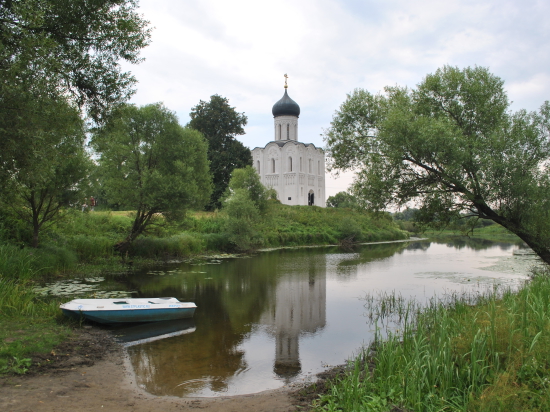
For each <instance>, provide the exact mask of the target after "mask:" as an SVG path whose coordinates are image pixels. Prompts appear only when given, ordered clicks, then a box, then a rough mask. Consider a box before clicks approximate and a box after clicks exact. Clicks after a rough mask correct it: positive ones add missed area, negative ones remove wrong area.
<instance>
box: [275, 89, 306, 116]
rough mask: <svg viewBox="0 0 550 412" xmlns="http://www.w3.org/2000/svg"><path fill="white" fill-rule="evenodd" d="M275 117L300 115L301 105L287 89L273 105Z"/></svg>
mask: <svg viewBox="0 0 550 412" xmlns="http://www.w3.org/2000/svg"><path fill="white" fill-rule="evenodd" d="M271 112H272V113H273V117H277V116H296V117H298V116H300V106H298V103H296V102H295V101H294V100H292V99H291V98H290V97H289V96H288V93H287V91H286V89H285V94H284V96H283V97H282V98H281V100H279V101H278V102H277V103H275V104H274V105H273V109H272V110H271Z"/></svg>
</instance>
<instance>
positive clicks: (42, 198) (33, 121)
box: [1, 97, 91, 247]
mask: <svg viewBox="0 0 550 412" xmlns="http://www.w3.org/2000/svg"><path fill="white" fill-rule="evenodd" d="M33 106H34V107H36V108H37V109H39V110H38V111H35V112H30V113H29V114H30V116H28V117H26V118H25V119H14V121H15V122H18V121H24V122H26V123H27V125H26V126H25V127H26V130H27V133H29V137H31V136H32V139H30V140H29V142H28V144H27V145H26V146H25V153H24V155H21V156H17V157H14V158H13V159H12V162H11V164H10V168H8V169H6V176H5V177H6V178H5V180H4V182H3V194H2V197H1V199H2V203H3V206H4V207H5V208H7V209H10V210H11V211H12V212H13V213H14V214H15V215H17V216H18V217H19V218H20V219H21V220H22V221H24V222H25V223H26V224H28V225H29V227H30V228H32V242H31V243H32V246H33V247H37V246H38V243H39V233H40V232H41V231H43V230H44V229H46V228H47V227H48V226H50V225H51V224H52V223H54V222H55V221H56V220H57V219H58V218H59V217H60V211H61V209H62V208H63V207H66V206H69V205H72V204H75V203H78V202H79V200H81V197H82V196H83V195H82V189H83V188H85V187H86V184H87V174H88V170H89V167H90V163H91V162H90V159H89V158H88V155H87V153H86V151H85V149H84V141H85V133H84V124H83V121H82V119H81V118H80V113H79V110H78V108H76V107H73V106H71V105H70V104H69V103H67V101H65V99H64V98H61V97H57V98H53V97H51V98H42V99H40V100H39V101H35V102H33Z"/></svg>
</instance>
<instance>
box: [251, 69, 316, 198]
mask: <svg viewBox="0 0 550 412" xmlns="http://www.w3.org/2000/svg"><path fill="white" fill-rule="evenodd" d="M286 77H288V76H287V75H286V74H285V78H286ZM287 88H288V86H287V84H286V80H285V94H284V95H283V97H282V98H281V99H280V100H279V101H278V102H277V103H275V104H274V105H273V109H272V113H273V118H274V123H275V124H274V126H275V128H274V139H273V140H272V141H271V142H269V143H268V144H267V145H266V146H265V147H256V148H254V149H253V150H252V159H253V162H254V167H255V168H256V171H257V172H258V174H259V175H260V179H261V182H262V184H263V185H264V186H266V187H269V188H273V189H275V191H276V192H277V197H278V199H279V200H280V201H281V203H283V204H285V205H304V206H305V205H309V206H311V205H315V206H321V207H325V152H324V151H323V149H321V148H317V147H315V145H314V144H313V143H301V142H299V141H298V117H299V116H300V106H298V103H296V102H295V101H294V100H292V99H291V98H290V96H289V95H288V92H287Z"/></svg>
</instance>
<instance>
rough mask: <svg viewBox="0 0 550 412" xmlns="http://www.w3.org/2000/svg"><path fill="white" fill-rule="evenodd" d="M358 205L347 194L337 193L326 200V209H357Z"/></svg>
mask: <svg viewBox="0 0 550 412" xmlns="http://www.w3.org/2000/svg"><path fill="white" fill-rule="evenodd" d="M357 206H358V203H357V200H356V199H355V196H353V195H351V194H349V193H348V192H338V193H336V194H335V195H334V196H329V198H328V199H327V207H348V208H352V207H357Z"/></svg>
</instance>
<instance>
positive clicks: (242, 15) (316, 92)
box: [128, 0, 550, 195]
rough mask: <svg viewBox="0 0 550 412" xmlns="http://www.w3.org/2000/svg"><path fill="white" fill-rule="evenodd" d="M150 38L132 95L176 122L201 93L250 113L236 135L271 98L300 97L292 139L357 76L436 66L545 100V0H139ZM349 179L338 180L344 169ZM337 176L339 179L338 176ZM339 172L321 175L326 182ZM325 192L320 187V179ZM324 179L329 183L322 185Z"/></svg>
mask: <svg viewBox="0 0 550 412" xmlns="http://www.w3.org/2000/svg"><path fill="white" fill-rule="evenodd" d="M140 5H141V9H140V12H141V13H143V14H144V16H145V18H147V19H149V20H150V21H151V23H152V26H154V27H155V30H154V32H153V38H152V44H151V45H150V46H149V47H148V48H146V49H144V51H143V56H144V57H145V58H146V61H145V62H144V63H142V64H140V65H137V66H130V67H128V68H129V69H130V70H131V71H132V72H133V73H134V74H135V75H136V77H137V78H138V80H139V85H138V92H137V93H136V95H135V96H134V98H133V101H134V102H135V103H138V104H146V103H151V102H157V101H163V102H164V103H165V104H166V106H167V107H169V108H170V109H172V110H175V111H176V112H177V113H178V115H179V117H180V120H181V121H182V123H186V122H187V121H188V120H189V119H188V114H189V112H190V110H191V108H192V107H193V106H194V105H196V104H197V103H198V102H199V100H201V99H202V100H207V99H209V97H210V96H211V95H212V94H216V93H217V94H220V95H222V96H224V97H227V98H229V100H230V103H231V104H232V105H233V106H235V107H236V108H237V110H238V111H239V112H245V113H246V115H247V116H248V119H249V125H248V126H247V128H246V132H247V134H246V135H245V136H242V137H241V138H240V140H241V141H242V142H243V143H244V144H245V145H247V146H249V147H255V146H263V145H265V143H267V142H268V141H269V140H271V139H272V134H273V123H272V122H273V119H272V117H271V107H272V105H273V103H275V102H276V101H277V100H278V99H279V98H280V97H281V96H282V94H283V84H284V79H283V74H284V73H288V74H289V76H290V79H289V94H290V96H291V97H292V98H293V99H294V100H295V101H296V102H298V104H300V107H301V109H302V113H301V116H300V140H301V141H304V142H307V143H314V144H315V145H316V146H321V147H322V146H323V145H324V144H323V141H322V138H321V136H320V135H321V134H322V132H323V129H324V128H327V127H328V126H329V125H330V121H331V118H332V115H333V113H334V111H335V110H336V109H338V107H339V105H340V104H341V103H342V102H343V101H344V100H345V98H346V94H347V93H349V92H351V91H352V90H353V89H354V88H356V87H362V88H367V89H369V90H370V91H372V92H377V91H379V90H381V89H382V88H383V87H384V86H385V85H395V84H399V85H403V86H404V85H407V86H410V87H414V86H415V85H416V84H418V83H419V82H420V81H421V80H422V78H423V77H424V76H425V75H426V74H428V73H432V72H434V71H435V70H436V69H437V68H438V67H441V66H442V65H445V64H450V65H454V66H459V67H465V66H474V65H478V66H486V67H489V68H490V69H491V71H492V72H493V73H495V74H496V75H497V76H500V77H502V78H503V79H504V80H505V87H506V89H507V90H508V94H509V98H510V100H513V101H514V105H513V108H514V109H519V108H526V109H528V110H535V109H537V108H538V107H539V106H540V105H541V104H542V102H543V101H544V100H548V99H550V76H549V75H548V67H550V54H549V53H548V52H547V43H548V40H549V38H550V23H549V20H548V15H549V14H550V13H549V12H550V4H549V3H548V2H544V1H534V0H524V1H521V2H520V1H519V0H485V1H479V0H449V1H444V2H442V1H439V0H423V1H419V0H410V1H406V0H389V1H385V2H380V1H373V0H371V1H368V0H302V1H299V2H296V1H290V0H280V1H277V2H273V1H261V2H260V1H254V0H234V1H231V2H228V1H224V0H201V1H200V2H199V1H189V0H187V1H182V0H179V1H178V0H141V1H140ZM348 180H349V179H348ZM342 182H346V183H342ZM347 184H348V183H347V181H346V180H344V179H340V180H336V181H334V182H333V183H331V186H334V188H335V190H336V191H340V190H339V189H340V187H341V186H345V187H344V188H343V189H342V190H345V188H347ZM328 186H329V181H328V180H327V194H328V195H331V194H334V193H336V192H334V193H331V191H330V190H329V188H328ZM331 190H332V189H331Z"/></svg>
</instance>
